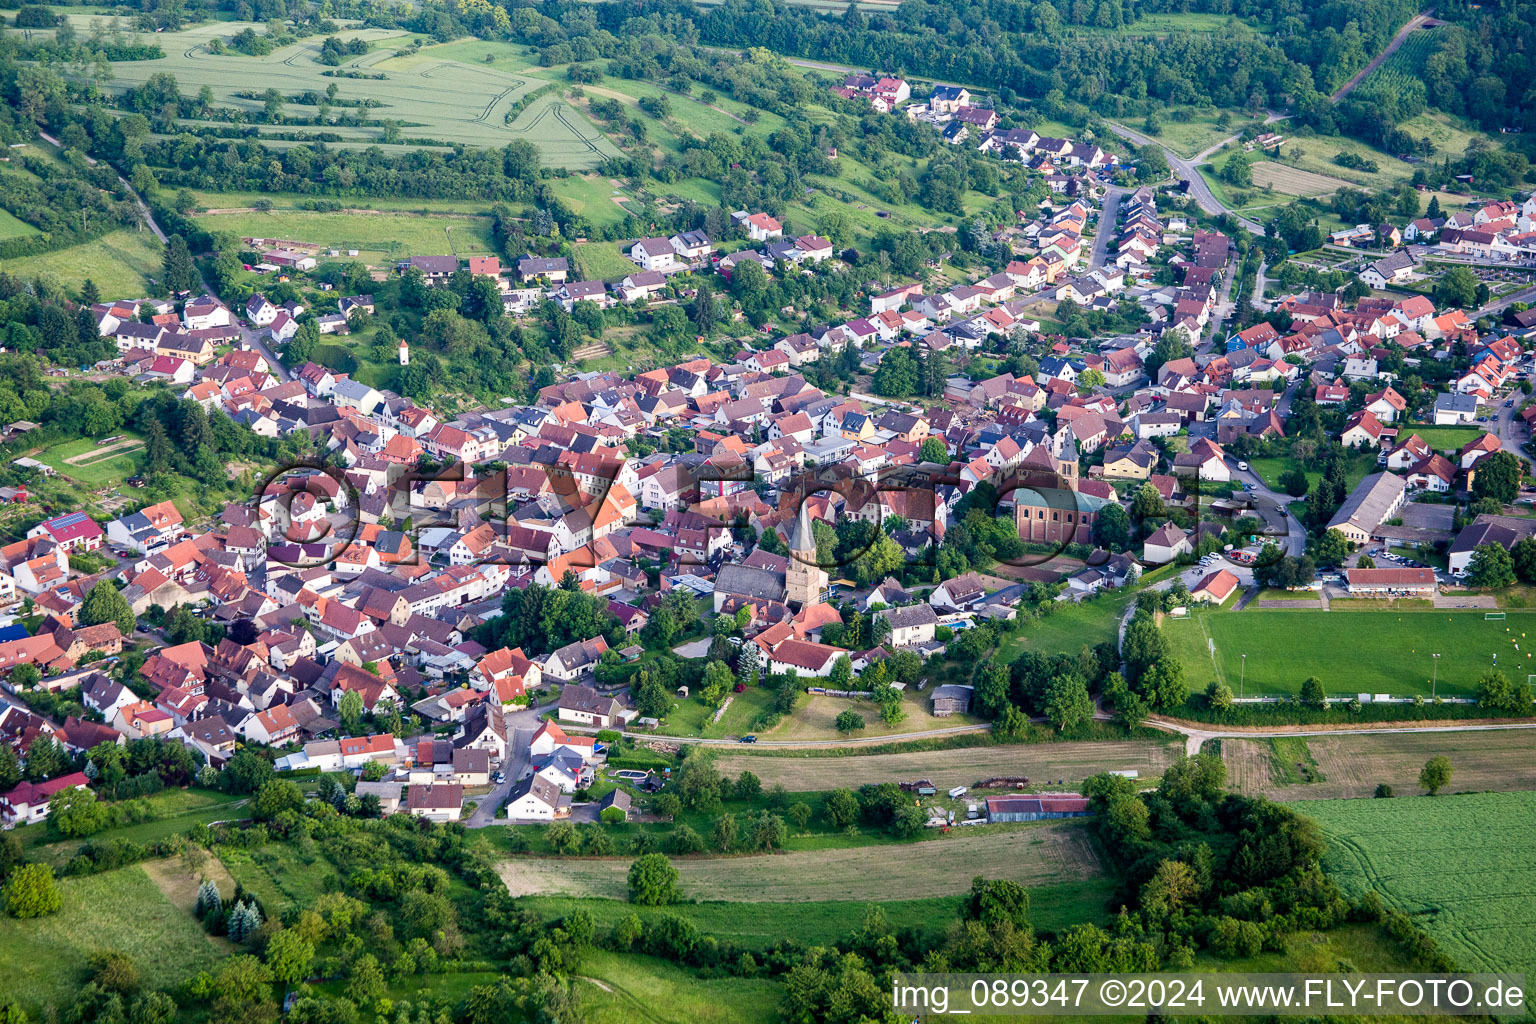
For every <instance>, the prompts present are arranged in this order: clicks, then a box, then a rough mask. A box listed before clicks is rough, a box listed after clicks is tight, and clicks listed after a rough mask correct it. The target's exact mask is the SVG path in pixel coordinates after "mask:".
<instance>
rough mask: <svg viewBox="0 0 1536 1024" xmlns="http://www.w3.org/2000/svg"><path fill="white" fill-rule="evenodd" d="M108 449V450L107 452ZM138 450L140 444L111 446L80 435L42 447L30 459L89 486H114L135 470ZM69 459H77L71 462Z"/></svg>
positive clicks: (125, 437)
mask: <svg viewBox="0 0 1536 1024" xmlns="http://www.w3.org/2000/svg"><path fill="white" fill-rule="evenodd" d="M114 436H116V437H120V438H122V439H124V440H126V439H127V438H130V437H137V435H134V434H129V433H123V434H120V435H114ZM109 448H110V449H111V451H110V452H109V451H107V449H109ZM98 451H99V452H102V454H101V455H100V456H97V455H96V453H97V452H98ZM139 451H142V447H141V446H128V445H124V446H122V447H113V446H112V445H104V444H100V443H99V442H98V441H97V440H96V439H95V438H90V437H81V438H76V439H75V440H73V441H64V442H61V443H59V444H55V445H52V446H50V447H48V448H45V449H43V450H42V451H41V452H39V453H38V454H37V455H35V456H33V458H36V459H37V460H38V461H39V462H46V463H47V464H48V465H50V466H52V467H53V468H54V469H56V470H58V471H59V472H60V473H62V474H63V475H64V476H67V477H71V478H73V479H75V480H79V481H80V482H81V483H84V484H87V485H89V486H91V487H98V488H99V487H116V486H118V485H119V484H121V483H122V482H123V481H124V480H126V479H127V478H128V477H130V476H133V475H134V474H135V473H137V472H138V463H137V462H135V461H134V454H136V453H137V452H139ZM71 459H76V460H78V461H75V462H71V461H69V460H71Z"/></svg>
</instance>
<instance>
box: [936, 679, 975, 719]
mask: <svg viewBox="0 0 1536 1024" xmlns="http://www.w3.org/2000/svg"><path fill="white" fill-rule="evenodd" d="M969 710H971V688H970V687H969V686H958V685H956V684H954V683H946V684H945V685H943V686H938V687H935V688H934V691H933V717H935V718H944V717H946V716H948V715H953V714H956V713H958V714H962V715H963V714H965V713H966V712H967V711H969Z"/></svg>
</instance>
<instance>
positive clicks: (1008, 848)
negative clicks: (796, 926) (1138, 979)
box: [500, 822, 1099, 903]
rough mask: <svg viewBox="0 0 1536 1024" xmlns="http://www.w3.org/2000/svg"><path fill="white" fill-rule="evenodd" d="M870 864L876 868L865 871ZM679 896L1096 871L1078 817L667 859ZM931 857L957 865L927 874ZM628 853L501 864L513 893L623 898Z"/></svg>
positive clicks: (877, 895)
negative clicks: (876, 841)
mask: <svg viewBox="0 0 1536 1024" xmlns="http://www.w3.org/2000/svg"><path fill="white" fill-rule="evenodd" d="M875 861H878V862H879V865H880V870H879V871H877V872H872V871H870V870H869V869H870V866H871V864H872V863H873V862H875ZM673 863H674V864H676V866H677V870H678V874H679V875H680V876H681V879H680V883H679V884H680V888H681V890H682V894H683V897H684V898H685V899H709V900H724V901H728V902H742V903H799V902H804V901H810V902H821V901H826V900H832V899H835V900H850V901H855V902H857V901H864V900H881V899H885V898H887V897H889V896H890V895H891V894H893V893H914V892H922V893H927V894H929V895H932V896H943V895H950V894H953V893H959V892H963V891H964V890H965V889H967V888H968V887H969V886H970V884H971V878H972V877H973V876H974V875H978V874H984V875H986V876H988V877H989V878H1009V879H1012V880H1013V881H1015V882H1019V883H1021V884H1024V885H1029V886H1034V885H1048V884H1055V883H1064V882H1075V881H1080V880H1082V879H1085V878H1088V877H1090V876H1093V875H1096V874H1098V873H1099V858H1098V855H1097V854H1096V853H1095V852H1094V849H1093V845H1092V843H1091V842H1090V841H1089V835H1088V830H1087V829H1086V828H1084V827H1083V823H1082V822H1048V823H1042V824H1038V825H1024V826H1014V827H1011V828H996V827H986V828H978V829H960V830H959V831H957V832H953V833H951V834H950V835H947V836H935V837H934V838H933V839H930V840H928V841H925V842H913V843H902V844H899V845H893V846H882V847H881V848H880V849H879V850H878V851H875V850H871V849H870V848H869V847H867V846H864V847H843V848H838V849H828V850H814V851H805V852H797V853H783V854H769V855H753V856H745V857H683V858H679V859H677V860H675V861H674V862H673ZM936 863H952V864H963V865H965V870H963V871H949V872H942V873H940V874H938V875H935V873H934V871H933V865H934V864H936ZM629 865H630V858H628V857H603V858H559V857H518V858H514V859H511V860H507V861H504V862H503V863H502V864H501V868H500V871H501V877H502V879H503V880H504V881H505V882H506V883H507V887H508V888H509V889H510V890H511V891H512V894H513V895H514V896H528V895H538V894H555V895H565V896H597V897H602V898H606V899H624V898H625V897H626V896H627V894H628V890H627V887H626V883H625V877H626V874H627V872H628V871H629Z"/></svg>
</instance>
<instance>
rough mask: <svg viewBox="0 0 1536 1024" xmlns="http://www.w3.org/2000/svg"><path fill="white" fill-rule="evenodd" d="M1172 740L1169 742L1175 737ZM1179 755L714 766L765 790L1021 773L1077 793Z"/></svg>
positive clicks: (1010, 755)
mask: <svg viewBox="0 0 1536 1024" xmlns="http://www.w3.org/2000/svg"><path fill="white" fill-rule="evenodd" d="M1170 738H1171V737H1170ZM1179 753H1180V748H1179V747H1178V746H1177V745H1176V744H1172V743H1164V742H1158V741H1156V740H1124V741H1118V742H1114V741H1111V742H1090V743H1027V744H1010V745H1006V746H996V747H963V748H960V749H957V750H928V751H913V752H911V753H901V754H862V755H861V754H849V755H847V756H844V757H837V758H827V757H805V758H796V757H780V756H777V755H771V756H760V755H754V754H736V755H725V756H722V757H720V758H719V759H718V761H717V764H718V766H719V768H720V770H721V771H722V772H724V773H725V774H726V775H733V776H734V775H739V774H740V773H741V772H743V771H750V772H752V774H754V775H756V776H757V777H758V778H760V779H762V781H763V785H764V786H772V785H774V784H776V783H777V784H781V785H783V786H784V788H785V789H790V790H795V791H797V792H799V791H814V790H826V789H831V788H833V787H834V786H847V787H849V788H857V787H859V786H862V785H864V784H865V783H870V782H874V783H879V782H910V781H912V780H915V779H930V780H932V782H933V784H934V785H935V786H937V787H938V788H939V789H941V790H946V789H951V788H953V787H955V786H971V785H974V784H975V783H976V782H978V781H979V780H981V779H985V778H989V777H992V776H997V775H1023V776H1026V777H1028V778H1029V779H1030V780H1031V783H1032V784H1033V785H1035V786H1039V787H1042V788H1047V789H1060V788H1063V787H1065V788H1068V789H1076V788H1077V787H1078V785H1079V784H1080V783H1081V782H1082V781H1083V780H1084V779H1086V778H1088V777H1089V776H1090V775H1097V774H1098V773H1099V772H1104V771H1121V770H1126V769H1135V770H1136V771H1138V772H1140V773H1141V777H1142V779H1156V778H1158V777H1159V776H1161V775H1162V774H1163V769H1164V768H1165V767H1167V766H1168V764H1169V763H1170V762H1172V761H1173V759H1174V758H1175V757H1176V756H1177V755H1178V754H1179Z"/></svg>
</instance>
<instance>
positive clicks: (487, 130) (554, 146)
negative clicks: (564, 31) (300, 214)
mask: <svg viewBox="0 0 1536 1024" xmlns="http://www.w3.org/2000/svg"><path fill="white" fill-rule="evenodd" d="M244 27H246V23H244V22H222V23H212V24H205V25H198V26H195V27H193V28H189V29H187V30H185V31H183V32H175V33H165V34H163V35H162V36H160V37H159V41H160V45H161V47H162V48H163V49H164V50H165V52H166V57H165V59H164V60H155V61H122V62H117V63H114V64H113V65H112V71H113V76H114V77H113V81H112V86H113V87H114V88H119V89H121V88H126V87H129V86H134V85H140V84H142V83H143V82H144V81H146V80H147V79H148V77H149V76H150V75H152V74H156V73H160V72H169V73H170V74H173V75H175V76H176V81H177V83H178V85H179V86H180V87H181V90H182V92H183V93H188V94H193V93H196V92H197V91H198V90H199V89H200V88H202V86H204V85H207V86H209V87H210V88H211V89H212V90H213V93H214V99H215V102H216V103H217V104H218V105H219V106H222V107H235V108H239V109H241V110H245V111H248V112H250V113H252V114H257V115H259V114H260V113H261V110H262V105H263V104H262V101H261V100H259V99H249V98H246V97H241V96H237V95H235V93H237V92H248V91H258V92H260V91H265V89H266V88H274V89H276V90H278V92H280V93H282V94H283V95H284V96H286V97H291V96H294V95H298V94H301V93H305V92H309V91H311V90H313V91H317V92H324V91H325V89H326V87H327V86H330V85H335V86H336V89H337V96H338V98H340V99H342V100H361V99H374V100H377V101H379V102H380V103H381V104H382V106H378V107H373V108H370V109H367V110H365V111H364V113H366V114H368V115H369V118H370V120H372V121H376V122H383V121H399V122H402V126H401V129H400V131H401V135H402V136H403V137H405V138H407V139H409V138H431V139H438V140H442V141H444V142H447V143H463V144H466V145H471V146H503V145H506V144H507V143H508V142H510V141H512V140H513V139H517V138H524V139H528V140H529V141H532V142H534V143H536V144H537V145H538V146H539V148H540V151H541V152H542V153H543V155H544V159H545V161H546V162H547V163H549V164H551V165H552V166H557V167H571V168H587V167H592V166H595V165H596V164H597V163H598V162H600V161H601V160H603V159H605V158H607V157H609V156H614V155H617V152H618V151H617V150H616V149H615V148H614V147H613V145H612V144H611V143H609V142H608V141H607V140H606V139H605V138H603V137H602V135H601V133H599V132H598V131H597V129H596V128H595V127H594V126H593V125H592V124H591V123H590V122H589V121H587V119H586V118H585V117H584V116H583V115H582V114H580V113H578V112H577V111H576V110H574V109H573V108H572V107H571V106H570V104H568V103H566V102H564V101H563V100H561V99H560V98H559V97H558V96H554V95H551V96H545V97H541V98H540V99H539V100H537V101H535V102H534V103H533V104H532V105H530V106H529V107H528V108H527V109H526V110H523V111H522V112H521V113H520V114H519V115H518V116H517V117H516V119H515V120H514V121H513V122H512V124H510V125H509V124H507V123H506V121H507V115H508V114H509V113H511V111H512V109H513V104H515V103H516V102H517V100H518V98H519V97H521V96H523V95H525V94H526V93H529V92H531V91H533V90H534V89H537V88H540V87H541V86H543V85H545V84H547V83H548V79H546V78H544V77H541V76H540V75H537V74H534V73H531V71H530V69H529V68H528V67H527V66H526V65H524V66H523V67H518V66H517V65H518V63H519V61H518V60H517V59H516V54H517V51H515V50H513V49H511V48H510V47H509V48H507V50H506V52H505V54H504V55H503V59H502V60H501V62H500V63H499V64H498V63H497V62H496V61H493V62H492V63H491V64H485V63H483V61H482V63H480V64H478V65H474V64H470V63H467V61H466V60H465V59H464V58H467V57H468V56H469V54H468V53H465V52H461V51H462V50H463V47H462V45H460V44H450V45H458V46H459V50H454V51H449V52H446V53H439V52H437V51H438V50H439V48H438V47H432V46H428V47H424V48H423V49H421V50H420V51H418V52H417V53H415V54H411V55H410V56H406V57H396V56H395V55H394V54H395V49H394V45H395V43H396V42H398V43H400V44H404V43H406V42H407V41H408V38H409V37H408V36H407V35H406V34H404V33H400V32H397V31H393V30H387V29H344V30H342V32H341V36H342V37H343V38H346V39H351V38H362V39H366V40H369V41H370V42H373V43H376V44H382V45H376V46H375V47H374V48H373V49H371V50H370V51H369V52H368V53H366V54H363V55H361V56H358V57H355V58H352V59H351V60H349V61H347V62H346V64H345V65H344V67H345V68H348V69H354V70H358V71H363V72H366V73H369V74H383V75H385V76H386V77H385V78H384V79H382V80H375V79H352V78H330V77H326V76H325V75H323V74H322V72H324V71H327V70H330V69H329V68H326V67H325V66H324V65H322V64H320V63H318V62H317V61H316V59H315V58H316V56H317V55H318V53H319V48H320V40H319V39H318V38H315V39H311V40H306V41H304V42H300V43H294V44H292V45H290V46H286V47H283V48H281V49H278V50H275V51H273V52H272V53H270V54H268V55H267V56H264V57H248V56H245V55H244V54H241V53H238V52H234V51H226V52H224V53H220V54H215V53H212V52H210V50H209V49H208V44H209V43H210V42H211V41H212V40H213V39H214V38H215V37H218V38H223V39H227V38H228V37H230V36H232V35H234V34H235V33H237V32H239V31H240V30H241V29H242V28H244ZM257 31H262V29H261V28H260V26H257ZM487 45H488V44H487ZM444 49H446V48H444ZM253 83H259V85H260V88H259V89H255V90H253V89H252V86H253ZM285 111H286V112H287V113H289V114H291V115H294V116H301V115H303V114H311V115H312V113H313V110H312V109H311V108H308V107H301V106H299V105H297V104H294V103H292V102H290V103H289V104H288V105H287V106H286V107H285ZM288 130H293V129H291V128H290V129H288ZM326 130H328V131H334V132H336V133H337V134H339V135H342V136H344V137H346V138H348V139H349V141H351V142H353V143H373V142H376V141H378V139H379V137H380V136H381V135H382V132H383V126H382V123H381V124H379V126H377V127H375V126H373V125H364V126H360V127H350V128H349V127H340V126H333V127H328V128H327V129H326Z"/></svg>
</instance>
